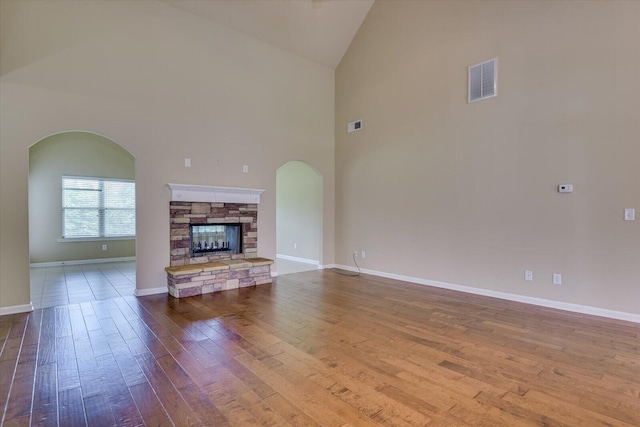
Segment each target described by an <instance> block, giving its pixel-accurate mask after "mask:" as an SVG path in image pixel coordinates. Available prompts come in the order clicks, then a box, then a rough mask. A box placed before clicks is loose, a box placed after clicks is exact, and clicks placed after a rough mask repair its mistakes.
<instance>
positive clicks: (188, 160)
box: [184, 157, 191, 168]
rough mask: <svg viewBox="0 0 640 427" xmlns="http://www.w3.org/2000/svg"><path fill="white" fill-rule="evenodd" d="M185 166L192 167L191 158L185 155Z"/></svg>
mask: <svg viewBox="0 0 640 427" xmlns="http://www.w3.org/2000/svg"><path fill="white" fill-rule="evenodd" d="M184 167H185V168H190V167H191V159H187V158H186V157H185V159H184Z"/></svg>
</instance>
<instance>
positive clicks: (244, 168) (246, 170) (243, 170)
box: [242, 165, 249, 173]
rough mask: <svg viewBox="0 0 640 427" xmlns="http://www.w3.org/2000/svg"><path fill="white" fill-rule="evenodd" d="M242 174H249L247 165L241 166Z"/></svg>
mask: <svg viewBox="0 0 640 427" xmlns="http://www.w3.org/2000/svg"><path fill="white" fill-rule="evenodd" d="M242 172H243V173H249V165H242Z"/></svg>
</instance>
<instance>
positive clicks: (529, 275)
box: [524, 270, 533, 281]
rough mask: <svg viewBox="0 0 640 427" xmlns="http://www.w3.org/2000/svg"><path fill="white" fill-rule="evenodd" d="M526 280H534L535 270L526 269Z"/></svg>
mask: <svg viewBox="0 0 640 427" xmlns="http://www.w3.org/2000/svg"><path fill="white" fill-rule="evenodd" d="M524 280H528V281H532V280H533V271H531V270H525V271H524Z"/></svg>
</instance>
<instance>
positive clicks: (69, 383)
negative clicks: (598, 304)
mask: <svg viewBox="0 0 640 427" xmlns="http://www.w3.org/2000/svg"><path fill="white" fill-rule="evenodd" d="M0 339H1V341H0V342H1V347H0V349H1V353H0V408H2V424H3V425H5V426H7V427H8V426H14V425H29V424H31V425H37V426H41V425H42V426H45V425H61V426H76V425H78V426H82V425H95V426H103V425H104V426H107V425H149V426H151V425H154V426H170V425H176V426H189V425H195V426H218V425H220V426H223V425H225V426H226V425H234V426H248V425H271V426H285V425H292V426H317V425H324V426H347V425H352V426H358V425H377V424H380V425H389V426H408V425H429V426H466V425H474V426H520V425H545V426H555V425H558V426H639V425H640V325H638V324H634V323H627V322H622V321H615V320H608V319H601V318H596V317H590V316H585V315H579V314H573V313H567V312H561V311H557V310H552V309H545V308H540V307H533V306H527V305H524V304H519V303H513V302H507V301H502V300H497V299H491V298H487V297H480V296H475V295H469V294H464V293H457V292H453V291H447V290H441V289H434V288H429V287H425V286H419V285H413V284H408V283H401V282H397V281H394V280H388V279H380V278H376V277H372V276H360V277H345V276H340V275H338V274H336V273H333V272H329V271H325V272H322V271H314V272H306V273H298V274H291V275H287V276H281V277H278V278H277V280H276V281H275V283H274V284H272V285H262V286H259V287H257V288H246V289H240V290H236V291H227V292H221V293H215V294H208V295H205V296H200V297H192V298H186V299H180V300H175V299H172V298H171V297H168V296H166V295H156V296H150V297H143V298H135V297H120V298H115V299H107V300H96V301H91V302H84V303H81V304H72V305H65V306H57V307H48V308H43V309H38V310H36V311H34V312H33V313H30V314H22V315H12V316H4V317H0Z"/></svg>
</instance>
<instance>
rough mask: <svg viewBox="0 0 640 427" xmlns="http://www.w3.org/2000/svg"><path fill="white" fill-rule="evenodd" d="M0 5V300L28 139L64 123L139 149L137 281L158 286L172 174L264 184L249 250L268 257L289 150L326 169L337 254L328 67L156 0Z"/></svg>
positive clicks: (10, 294) (327, 212) (17, 263)
mask: <svg viewBox="0 0 640 427" xmlns="http://www.w3.org/2000/svg"><path fill="white" fill-rule="evenodd" d="M0 4H1V5H0V19H1V20H2V21H1V22H2V23H3V25H2V28H1V29H0V36H1V37H0V46H2V51H1V55H2V57H1V58H0V59H1V61H0V62H2V65H3V68H2V70H3V75H2V78H1V80H0V84H1V86H0V123H1V124H0V153H1V155H0V204H1V206H2V209H1V210H0V237H1V238H0V241H1V243H0V266H1V271H0V307H14V306H21V305H23V304H27V303H28V302H29V270H28V265H29V252H28V239H27V238H25V236H27V235H28V204H27V177H28V164H29V162H28V154H29V149H28V147H29V146H30V145H32V144H33V143H34V142H36V141H38V140H40V139H41V138H43V137H44V136H47V135H50V134H53V133H57V132H61V131H65V130H74V129H81V130H86V131H91V132H95V133H97V134H100V135H104V136H106V137H108V138H110V139H112V140H114V141H116V142H117V143H118V144H120V145H122V146H123V147H124V148H126V149H127V150H128V151H129V152H131V153H132V154H133V155H134V156H135V158H136V187H137V206H138V209H137V254H136V256H137V261H138V264H137V283H138V288H139V289H142V290H145V289H155V288H160V287H164V286H166V277H165V273H164V267H165V266H167V265H169V189H168V188H167V186H166V184H167V183H169V182H173V183H185V184H204V185H219V186H230V187H250V188H264V189H266V191H265V193H263V197H262V203H261V204H260V206H259V212H258V218H259V219H258V224H259V230H260V237H259V241H258V254H259V255H260V256H265V257H268V258H274V257H275V252H276V239H275V237H276V236H275V234H276V231H275V181H276V169H277V168H278V167H279V166H280V165H282V164H284V163H286V162H287V161H288V160H292V159H300V160H303V161H306V162H308V163H310V164H312V165H313V166H314V167H315V168H317V169H318V170H319V171H320V172H321V173H322V175H323V176H326V177H328V178H327V179H326V180H325V182H324V194H323V198H324V200H323V206H324V212H323V215H324V221H323V224H324V229H323V235H324V237H323V239H324V241H325V242H326V245H325V250H324V253H323V254H322V257H323V258H324V259H325V260H326V262H329V263H330V262H333V247H334V244H333V235H334V230H333V227H334V225H333V212H334V200H333V199H334V182H333V176H334V72H333V70H331V69H329V68H326V67H323V66H320V65H318V64H315V63H313V62H311V61H308V60H305V59H302V58H300V57H297V56H294V55H291V54H289V53H287V52H284V51H282V50H280V49H277V48H274V47H271V46H269V45H266V44H264V43H262V42H260V41H257V40H255V39H253V38H250V37H248V36H245V35H242V34H239V33H237V32H234V31H231V30H228V29H225V28H222V27H219V26H216V25H215V24H213V23H211V22H208V21H205V20H202V19H201V18H199V17H197V16H194V15H191V14H188V13H183V12H181V11H179V10H178V9H175V8H172V7H170V6H168V5H166V4H164V3H162V2H156V1H145V2H140V1H119V2H113V1H91V2H75V1H64V0H61V1H56V2H50V1H27V2H24V1H17V2H16V1H2V2H0ZM7 22H9V23H10V25H4V24H6V23H7ZM63 24H64V25H63ZM185 157H188V158H191V160H192V167H191V168H185V167H184V158H185ZM244 164H246V165H249V173H248V174H244V173H242V165H244Z"/></svg>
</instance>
